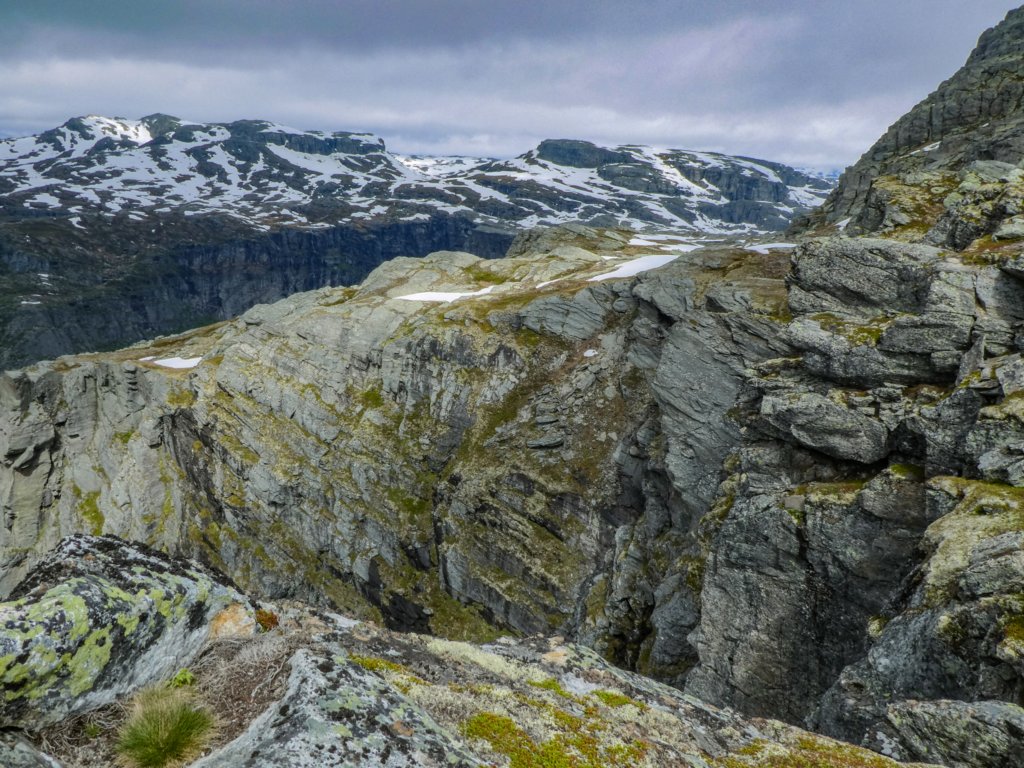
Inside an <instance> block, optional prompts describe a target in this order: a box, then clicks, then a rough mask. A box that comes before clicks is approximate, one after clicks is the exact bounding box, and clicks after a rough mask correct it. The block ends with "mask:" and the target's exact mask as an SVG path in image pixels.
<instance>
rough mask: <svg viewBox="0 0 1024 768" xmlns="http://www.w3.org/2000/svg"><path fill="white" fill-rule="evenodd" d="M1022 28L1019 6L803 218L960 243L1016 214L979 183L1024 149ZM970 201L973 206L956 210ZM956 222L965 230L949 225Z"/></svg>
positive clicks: (851, 228) (987, 181)
mask: <svg viewBox="0 0 1024 768" xmlns="http://www.w3.org/2000/svg"><path fill="white" fill-rule="evenodd" d="M1022 38H1024V9H1020V8H1018V9H1017V10H1014V11H1011V12H1010V13H1009V14H1007V16H1006V19H1005V20H1004V21H1003V22H1002V23H1001V24H999V25H997V26H996V27H993V28H992V29H990V30H988V31H986V32H985V33H984V34H983V35H982V36H981V38H980V39H979V40H978V45H977V47H976V48H975V50H974V51H973V52H972V53H971V55H970V57H969V58H968V59H967V62H966V64H964V66H963V67H962V68H961V69H960V70H959V71H957V72H956V73H955V74H954V75H953V76H952V77H950V78H949V79H948V80H946V81H945V82H943V83H942V84H941V85H940V86H939V87H938V88H937V89H936V90H935V92H934V93H932V94H931V95H929V96H928V97H927V98H926V99H924V100H923V101H922V102H921V103H920V104H918V105H917V106H915V107H914V108H913V109H912V110H910V112H908V113H907V114H906V115H904V116H903V117H901V118H900V119H899V120H897V121H896V122H895V123H894V124H893V125H892V126H891V127H890V128H889V130H888V131H886V133H885V134H884V135H883V136H882V137H881V138H880V139H879V140H878V141H877V142H876V143H875V144H874V146H872V147H871V148H870V149H869V150H868V151H867V152H865V153H864V156H863V157H861V159H860V160H859V161H858V162H857V163H856V164H854V165H853V166H852V167H850V168H848V169H847V170H846V172H845V173H844V174H843V176H842V177H841V178H840V180H839V184H838V186H837V187H836V189H835V190H834V191H833V192H832V194H831V195H829V198H828V200H827V201H826V202H825V204H824V205H823V206H822V207H821V209H820V210H818V211H816V212H814V213H812V214H811V216H810V223H812V224H814V225H820V224H822V223H824V222H827V223H831V224H837V223H841V224H843V225H844V226H845V227H846V229H847V231H848V232H850V233H854V234H862V233H868V232H877V231H880V230H893V229H903V232H904V234H905V235H907V236H914V237H921V236H925V235H928V236H930V238H931V240H933V241H935V242H942V241H944V240H948V241H949V242H948V243H947V244H948V245H950V246H951V247H955V248H963V247H964V246H966V245H968V244H969V243H970V241H972V240H974V239H975V238H977V237H980V236H983V235H990V234H992V233H994V232H996V231H997V230H998V229H999V227H1000V226H1001V225H1002V223H1003V221H1004V220H1005V219H1011V218H1012V217H1013V216H1015V215H1017V213H1019V211H1017V210H1016V209H1015V208H1013V207H1012V206H1011V207H1010V208H1007V207H1006V206H1004V205H1002V201H1000V200H997V199H996V196H994V195H990V194H987V193H989V192H992V190H991V189H990V188H988V189H986V187H987V185H989V184H991V183H992V182H993V181H998V180H999V176H1000V175H1005V174H1006V173H1007V172H1009V171H1010V170H1012V166H1016V165H1017V164H1018V163H1019V162H1020V158H1021V156H1022V155H1024V130H1022V118H1021V114H1022V111H1021V107H1022V99H1024V85H1022V81H1021V76H1022V73H1024V54H1022V50H1021V40H1022ZM977 161H981V163H980V165H978V166H977V167H975V166H974V165H973V164H975V163H976V162H977ZM1001 163H1008V164H1009V166H1011V167H1010V168H1007V167H1004V166H1001V165H1000V164H1001ZM993 176H994V177H995V178H992V177H993ZM968 205H970V207H971V208H973V209H974V210H963V209H965V208H966V207H967V206H968ZM957 209H961V210H957ZM958 213H959V214H960V215H957V214H958ZM937 223H938V224H939V226H938V227H937V228H936V226H935V225H936V224H937ZM951 225H952V226H951ZM958 225H959V226H958ZM964 225H967V229H968V230H969V231H966V232H958V231H955V230H957V229H958V228H959V227H963V226H964ZM804 226H806V223H805V225H804ZM1012 226H1016V227H1017V228H1018V229H1019V228H1020V226H1021V225H1020V224H1019V223H1018V222H1016V221H1014V222H1012ZM950 229H953V230H954V231H952V232H950V231H949V230H950Z"/></svg>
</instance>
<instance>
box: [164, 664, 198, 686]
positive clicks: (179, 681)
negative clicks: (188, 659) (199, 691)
mask: <svg viewBox="0 0 1024 768" xmlns="http://www.w3.org/2000/svg"><path fill="white" fill-rule="evenodd" d="M195 681H196V676H195V675H193V674H192V671H191V670H190V669H188V668H187V667H183V668H181V669H179V670H178V671H177V673H175V675H174V677H172V678H171V679H170V680H168V681H167V687H168V688H187V687H188V686H190V685H193V684H194V683H195Z"/></svg>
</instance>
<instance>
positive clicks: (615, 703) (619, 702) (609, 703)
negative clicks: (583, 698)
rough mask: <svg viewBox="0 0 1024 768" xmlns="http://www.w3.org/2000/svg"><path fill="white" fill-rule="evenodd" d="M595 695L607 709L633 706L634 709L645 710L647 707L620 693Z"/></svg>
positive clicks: (604, 692) (611, 692) (599, 693)
mask: <svg viewBox="0 0 1024 768" xmlns="http://www.w3.org/2000/svg"><path fill="white" fill-rule="evenodd" d="M593 695H594V696H596V697H597V698H599V699H600V700H601V701H602V702H604V705H605V706H606V707H613V708H614V707H625V706H628V705H630V704H632V705H633V706H634V707H637V708H639V709H644V708H645V707H646V706H647V705H646V704H643V703H642V702H639V701H636V700H635V699H631V698H630V697H629V696H627V695H626V694H624V693H619V692H618V691H594V693H593Z"/></svg>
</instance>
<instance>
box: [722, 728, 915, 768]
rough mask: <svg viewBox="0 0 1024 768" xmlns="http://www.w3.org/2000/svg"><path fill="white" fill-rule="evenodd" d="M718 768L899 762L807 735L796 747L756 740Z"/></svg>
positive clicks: (859, 766) (854, 767)
mask: <svg viewBox="0 0 1024 768" xmlns="http://www.w3.org/2000/svg"><path fill="white" fill-rule="evenodd" d="M711 765H713V766H715V768H752V767H753V766H757V767H758V768H896V766H898V765H899V763H897V762H895V761H894V760H890V759H889V758H888V757H883V756H882V755H879V754H877V753H876V752H870V751H868V750H866V749H862V748H861V747H855V746H853V745H851V744H841V743H839V742H835V741H830V740H828V739H823V738H818V737H815V736H804V737H802V738H800V739H798V740H797V742H796V744H795V745H786V746H781V745H777V744H772V743H770V742H767V741H760V740H758V741H754V742H753V743H751V744H750V745H748V746H746V747H744V748H743V749H741V750H739V751H738V752H736V753H734V754H733V755H730V756H728V757H725V758H722V759H719V760H714V761H712V762H711Z"/></svg>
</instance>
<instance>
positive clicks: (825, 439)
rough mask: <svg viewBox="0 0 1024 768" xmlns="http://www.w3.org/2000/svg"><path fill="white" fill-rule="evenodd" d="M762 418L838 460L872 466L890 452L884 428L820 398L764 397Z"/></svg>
mask: <svg viewBox="0 0 1024 768" xmlns="http://www.w3.org/2000/svg"><path fill="white" fill-rule="evenodd" d="M761 415H762V416H763V417H764V418H765V419H766V420H767V421H768V423H769V424H771V425H772V426H774V427H775V428H776V429H778V430H780V431H781V432H782V433H784V434H786V435H787V436H789V437H790V438H791V439H793V440H795V441H796V442H797V443H799V444H801V445H804V446H807V447H808V448H813V449H815V450H818V451H821V452H822V453H826V454H828V455H829V456H833V457H835V458H837V459H852V460H854V461H859V462H861V463H862V464H873V463H875V462H876V461H878V460H879V459H881V458H882V457H884V456H885V455H886V454H888V452H889V432H888V430H887V429H886V428H885V426H884V425H882V424H881V423H879V422H878V421H877V420H876V419H872V418H868V417H866V416H862V415H861V414H859V413H857V412H856V411H852V410H850V409H849V408H847V407H844V406H842V405H840V404H838V403H836V402H835V401H834V400H830V399H829V398H827V397H822V396H821V395H817V394H812V393H806V394H805V393H799V394H791V395H781V396H778V395H771V396H767V397H765V398H764V399H762V400H761Z"/></svg>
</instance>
